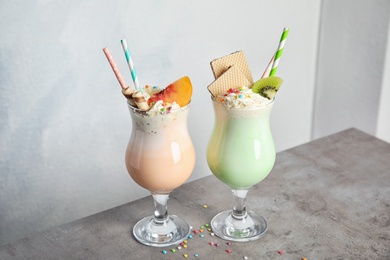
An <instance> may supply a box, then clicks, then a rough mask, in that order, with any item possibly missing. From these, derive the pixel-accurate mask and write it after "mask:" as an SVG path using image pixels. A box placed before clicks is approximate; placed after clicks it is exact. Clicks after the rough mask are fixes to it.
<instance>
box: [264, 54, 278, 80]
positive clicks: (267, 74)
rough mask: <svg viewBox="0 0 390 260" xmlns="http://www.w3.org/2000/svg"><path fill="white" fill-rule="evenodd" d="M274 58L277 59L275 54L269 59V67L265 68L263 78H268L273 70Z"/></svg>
mask: <svg viewBox="0 0 390 260" xmlns="http://www.w3.org/2000/svg"><path fill="white" fill-rule="evenodd" d="M274 59H275V54H274V55H273V56H272V58H271V60H270V61H269V63H268V66H267V68H266V69H265V71H264V73H263V75H262V76H261V78H262V79H263V78H268V76H269V74H270V72H271V69H272V65H273V64H274Z"/></svg>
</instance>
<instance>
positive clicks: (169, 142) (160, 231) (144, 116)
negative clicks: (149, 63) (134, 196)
mask: <svg viewBox="0 0 390 260" xmlns="http://www.w3.org/2000/svg"><path fill="white" fill-rule="evenodd" d="M128 107H129V111H130V115H131V119H132V132H131V136H130V139H129V142H128V146H127V150H126V167H127V171H128V172H129V174H130V176H131V178H132V179H133V180H134V181H135V182H136V183H137V184H138V185H140V186H142V187H143V188H145V189H147V190H149V191H150V192H151V194H152V196H153V199H154V206H155V209H154V214H153V215H151V216H148V217H145V218H143V219H141V220H140V221H138V223H136V225H135V226H134V228H133V235H134V237H135V238H136V239H137V240H138V241H139V242H140V243H142V244H145V245H149V246H155V247H164V246H170V245H174V244H178V243H180V242H181V241H183V240H185V239H186V238H187V236H188V235H189V234H190V226H189V225H188V223H187V222H186V221H184V220H183V219H181V218H179V217H177V216H175V215H168V210H167V202H168V198H169V194H170V193H171V192H172V191H173V190H174V189H176V188H178V187H179V186H181V185H182V184H183V183H184V182H185V181H186V180H187V179H188V178H189V177H190V175H191V173H192V171H193V169H194V166H195V150H194V146H193V144H192V141H191V137H190V135H189V133H188V129H187V117H188V112H189V105H187V106H185V107H182V108H180V109H174V110H171V111H169V112H168V113H161V112H158V111H156V112H143V111H141V110H139V109H136V108H134V107H132V106H131V105H130V104H129V105H128Z"/></svg>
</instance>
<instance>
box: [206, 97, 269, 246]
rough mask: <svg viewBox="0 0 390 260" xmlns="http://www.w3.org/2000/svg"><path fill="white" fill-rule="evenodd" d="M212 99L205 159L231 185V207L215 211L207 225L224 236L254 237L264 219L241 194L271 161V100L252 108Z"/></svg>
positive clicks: (263, 173)
mask: <svg viewBox="0 0 390 260" xmlns="http://www.w3.org/2000/svg"><path fill="white" fill-rule="evenodd" d="M212 103H213V108H214V112H215V123H214V129H213V132H212V135H211V138H210V141H209V144H208V148H207V163H208V165H209V168H210V170H211V171H212V172H213V174H214V175H215V176H216V177H217V178H218V179H219V180H221V181H222V182H224V183H225V184H227V185H229V186H230V188H231V189H232V193H233V209H232V210H227V211H223V212H221V213H219V214H217V215H216V216H215V217H214V218H213V219H212V221H211V227H212V229H213V231H214V233H215V234H216V235H217V236H219V237H220V238H223V239H226V240H231V241H238V242H245V241H251V240H256V239H259V238H260V237H261V236H263V235H264V234H265V232H266V231H267V222H266V220H265V219H264V218H263V217H261V216H260V215H258V214H256V213H255V212H253V211H249V210H247V209H246V203H245V198H246V195H247V193H248V191H249V189H250V188H251V187H252V186H253V185H255V184H258V183H259V182H261V181H262V180H263V179H264V178H265V177H267V175H268V174H269V173H270V171H271V170H272V168H273V166H274V164H275V157H276V153H275V145H274V141H273V138H272V134H271V130H270V125H269V119H270V114H271V110H272V106H273V101H272V102H270V103H269V104H267V105H263V106H260V107H254V108H226V107H225V106H224V105H223V104H221V103H219V102H218V101H214V100H213V101H212Z"/></svg>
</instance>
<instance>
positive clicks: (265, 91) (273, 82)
mask: <svg viewBox="0 0 390 260" xmlns="http://www.w3.org/2000/svg"><path fill="white" fill-rule="evenodd" d="M282 83H283V79H281V78H279V77H276V76H269V77H268V78H263V79H259V80H258V81H256V82H255V84H253V86H252V92H254V93H258V94H260V95H262V96H263V97H265V98H268V99H273V98H274V97H275V95H276V92H277V91H278V90H279V88H280V86H281V85H282Z"/></svg>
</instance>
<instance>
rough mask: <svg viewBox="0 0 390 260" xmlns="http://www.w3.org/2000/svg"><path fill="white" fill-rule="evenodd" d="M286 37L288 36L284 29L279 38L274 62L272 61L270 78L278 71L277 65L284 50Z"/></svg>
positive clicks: (286, 30) (286, 29)
mask: <svg viewBox="0 0 390 260" xmlns="http://www.w3.org/2000/svg"><path fill="white" fill-rule="evenodd" d="M287 36H288V28H284V29H283V33H282V36H281V37H280V41H279V46H278V50H277V51H276V53H275V60H274V64H273V65H272V69H271V72H270V74H269V75H270V76H274V75H275V73H276V70H277V69H278V64H279V61H280V57H281V56H282V53H283V48H284V44H285V42H286V38H287Z"/></svg>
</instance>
